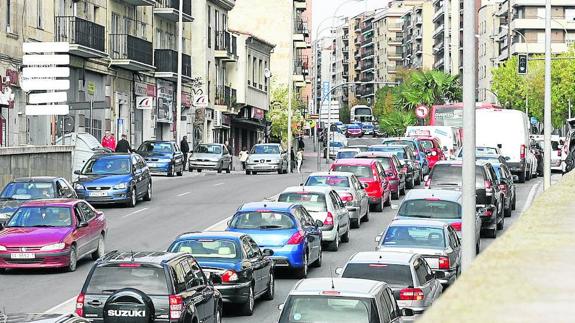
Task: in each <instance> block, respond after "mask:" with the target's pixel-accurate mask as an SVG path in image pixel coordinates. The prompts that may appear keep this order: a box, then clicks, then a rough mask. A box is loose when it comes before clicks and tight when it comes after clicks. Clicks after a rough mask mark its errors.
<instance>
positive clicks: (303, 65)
mask: <svg viewBox="0 0 575 323" xmlns="http://www.w3.org/2000/svg"><path fill="white" fill-rule="evenodd" d="M308 74H309V58H308V57H307V56H306V55H301V54H300V55H297V56H296V57H295V58H294V60H293V80H294V82H295V83H296V86H298V87H300V85H301V84H302V83H304V84H303V85H301V86H305V76H306V75H308Z"/></svg>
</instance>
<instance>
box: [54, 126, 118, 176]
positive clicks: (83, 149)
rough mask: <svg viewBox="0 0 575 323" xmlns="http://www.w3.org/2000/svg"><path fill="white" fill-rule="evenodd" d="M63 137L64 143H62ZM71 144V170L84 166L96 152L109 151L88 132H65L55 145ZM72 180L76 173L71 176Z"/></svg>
mask: <svg viewBox="0 0 575 323" xmlns="http://www.w3.org/2000/svg"><path fill="white" fill-rule="evenodd" d="M62 139H64V143H62ZM62 144H64V145H72V146H74V150H73V152H72V169H71V170H70V171H71V172H73V171H75V170H80V169H82V167H84V164H85V163H86V162H87V161H88V159H90V157H92V156H93V155H94V154H96V153H106V152H110V150H109V149H107V148H104V147H102V144H100V142H99V141H98V139H96V138H95V137H94V136H92V135H91V134H89V133H85V132H82V133H76V132H73V133H67V134H66V135H64V138H62V137H58V138H57V139H56V145H62ZM72 177H73V178H74V180H75V179H76V177H77V175H73V176H72Z"/></svg>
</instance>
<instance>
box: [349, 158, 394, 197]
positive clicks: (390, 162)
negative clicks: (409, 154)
mask: <svg viewBox="0 0 575 323" xmlns="http://www.w3.org/2000/svg"><path fill="white" fill-rule="evenodd" d="M355 158H368V159H375V160H378V161H379V162H380V163H381V166H383V168H384V169H385V176H386V178H387V181H388V182H389V189H390V190H391V198H392V199H394V200H398V199H399V196H400V195H405V174H404V173H403V172H402V165H401V162H400V160H399V158H397V156H396V155H395V154H394V153H386V152H381V151H366V152H362V153H359V154H357V155H355Z"/></svg>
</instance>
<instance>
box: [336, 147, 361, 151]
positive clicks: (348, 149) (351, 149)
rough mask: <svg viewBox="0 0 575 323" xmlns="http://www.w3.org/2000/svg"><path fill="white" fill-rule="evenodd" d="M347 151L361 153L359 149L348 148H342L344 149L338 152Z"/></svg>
mask: <svg viewBox="0 0 575 323" xmlns="http://www.w3.org/2000/svg"><path fill="white" fill-rule="evenodd" d="M346 151H358V152H359V148H349V147H346V148H342V149H340V150H338V151H337V152H346Z"/></svg>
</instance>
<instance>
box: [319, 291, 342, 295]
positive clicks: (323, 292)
mask: <svg viewBox="0 0 575 323" xmlns="http://www.w3.org/2000/svg"><path fill="white" fill-rule="evenodd" d="M321 294H322V295H339V294H341V293H340V292H338V291H336V290H324V291H322V292H321Z"/></svg>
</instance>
